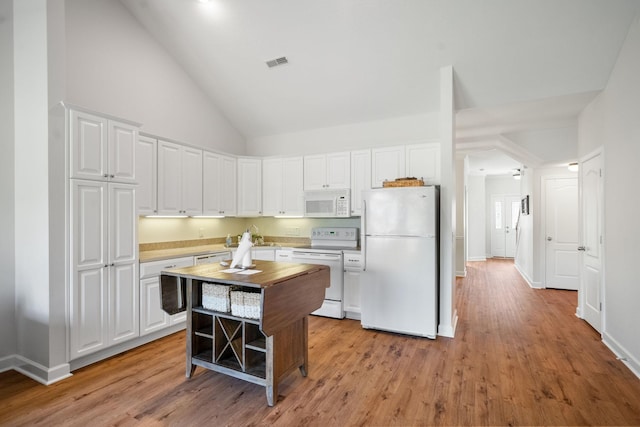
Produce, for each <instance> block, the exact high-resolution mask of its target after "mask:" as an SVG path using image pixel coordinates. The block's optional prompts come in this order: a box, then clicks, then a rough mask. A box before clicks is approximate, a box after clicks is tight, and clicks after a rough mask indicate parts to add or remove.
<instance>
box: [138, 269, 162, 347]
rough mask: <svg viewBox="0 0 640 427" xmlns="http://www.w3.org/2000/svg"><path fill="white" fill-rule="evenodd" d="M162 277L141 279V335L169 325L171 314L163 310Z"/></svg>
mask: <svg viewBox="0 0 640 427" xmlns="http://www.w3.org/2000/svg"><path fill="white" fill-rule="evenodd" d="M161 302H162V301H161V300H160V278H159V277H158V276H156V277H150V278H148V279H142V280H140V335H141V336H142V335H146V334H148V333H151V332H153V331H156V330H158V329H163V328H166V327H167V326H169V315H168V314H167V313H165V312H164V311H163V310H162V304H161Z"/></svg>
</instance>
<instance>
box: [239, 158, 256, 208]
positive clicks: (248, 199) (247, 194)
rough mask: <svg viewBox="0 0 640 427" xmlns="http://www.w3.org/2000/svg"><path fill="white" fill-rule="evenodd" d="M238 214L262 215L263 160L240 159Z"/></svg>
mask: <svg viewBox="0 0 640 427" xmlns="http://www.w3.org/2000/svg"><path fill="white" fill-rule="evenodd" d="M238 215H239V216H259V215H262V160H260V159H238Z"/></svg>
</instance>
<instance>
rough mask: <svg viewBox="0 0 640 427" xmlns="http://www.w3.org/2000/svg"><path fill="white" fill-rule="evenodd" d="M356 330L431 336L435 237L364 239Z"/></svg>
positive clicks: (435, 284) (434, 329) (435, 306)
mask: <svg viewBox="0 0 640 427" xmlns="http://www.w3.org/2000/svg"><path fill="white" fill-rule="evenodd" d="M365 244H366V254H365V256H366V257H367V260H366V265H367V267H366V270H365V271H364V272H363V275H362V282H361V296H362V301H361V302H362V306H361V310H362V319H361V321H362V326H363V327H364V328H370V329H381V330H386V331H393V332H400V333H404V334H409V335H417V336H423V337H428V338H435V337H436V333H437V324H438V319H437V317H438V300H437V298H438V266H437V264H436V260H437V256H436V250H437V248H436V239H435V238H423V237H408V238H400V237H369V236H367V237H366V241H365Z"/></svg>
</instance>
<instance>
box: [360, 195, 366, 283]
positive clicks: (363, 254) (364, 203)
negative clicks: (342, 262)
mask: <svg viewBox="0 0 640 427" xmlns="http://www.w3.org/2000/svg"><path fill="white" fill-rule="evenodd" d="M360 228H361V230H360V233H361V236H360V242H361V244H362V271H367V201H366V200H363V201H362V227H360Z"/></svg>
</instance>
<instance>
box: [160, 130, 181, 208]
mask: <svg viewBox="0 0 640 427" xmlns="http://www.w3.org/2000/svg"><path fill="white" fill-rule="evenodd" d="M181 167H182V165H181V158H180V146H179V145H177V144H172V143H170V142H165V141H159V142H158V213H159V214H161V215H179V214H180V213H181V212H180V211H181V194H180V193H181V190H182V181H181V175H182V172H181Z"/></svg>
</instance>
